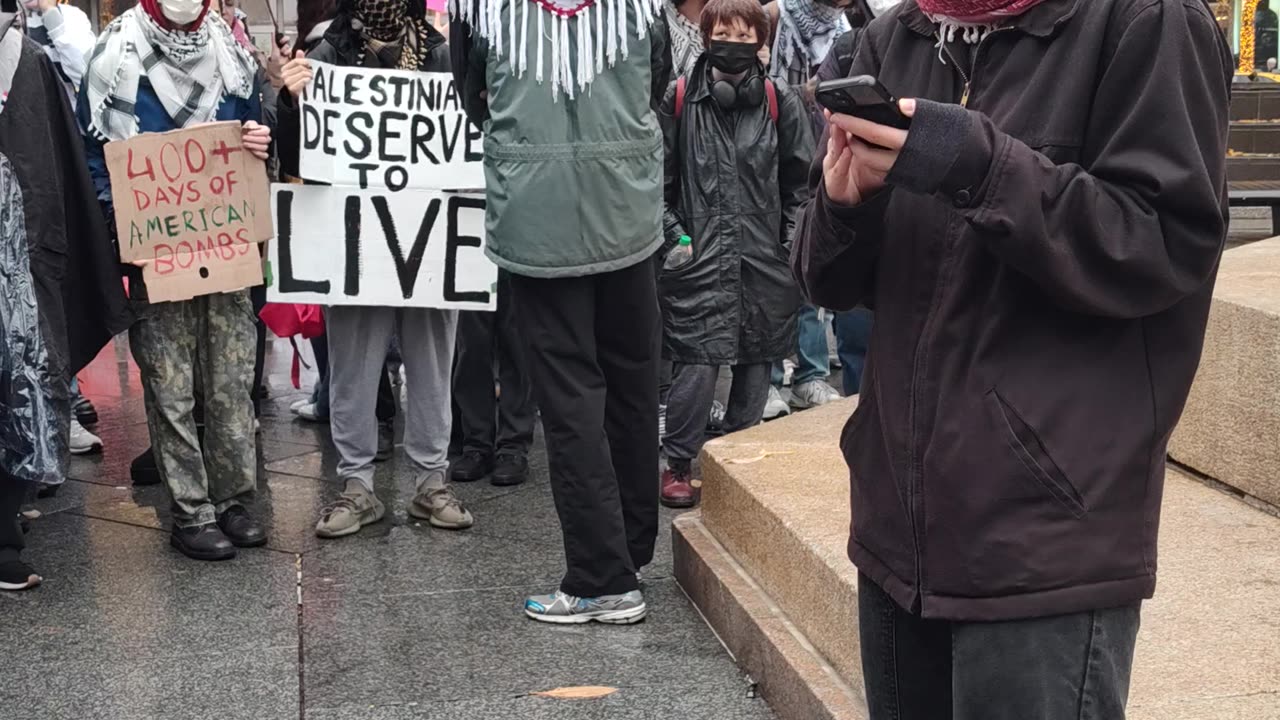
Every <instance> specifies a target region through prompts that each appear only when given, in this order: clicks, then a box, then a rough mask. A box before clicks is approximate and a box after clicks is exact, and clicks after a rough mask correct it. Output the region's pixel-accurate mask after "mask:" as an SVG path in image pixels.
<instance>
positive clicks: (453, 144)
mask: <svg viewBox="0 0 1280 720" xmlns="http://www.w3.org/2000/svg"><path fill="white" fill-rule="evenodd" d="M438 117H439V118H440V141H441V142H442V143H444V161H445V162H453V151H454V150H456V149H457V147H458V137H459V136H460V135H461V134H462V123H464V122H466V118H464V117H463V116H462V115H455V116H454V118H453V137H452V138H450V137H449V128H447V127H446V126H445V124H444V115H439V116H438Z"/></svg>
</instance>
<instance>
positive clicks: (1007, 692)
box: [858, 573, 1141, 720]
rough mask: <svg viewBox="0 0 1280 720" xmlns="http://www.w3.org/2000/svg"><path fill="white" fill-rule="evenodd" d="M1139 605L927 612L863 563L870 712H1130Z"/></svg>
mask: <svg viewBox="0 0 1280 720" xmlns="http://www.w3.org/2000/svg"><path fill="white" fill-rule="evenodd" d="M1140 610H1141V607H1140V605H1139V604H1138V603H1134V604H1132V605H1126V606H1124V607H1117V608H1109V609H1106V610H1093V611H1087V612H1079V613H1073V614H1071V615H1055V616H1052V617H1042V618H1032V619H1029V620H1011V621H1006V622H952V621H948V620H926V619H924V618H921V617H920V616H918V615H913V614H911V613H909V612H907V611H906V610H903V609H902V608H901V607H900V606H899V605H898V604H897V603H895V602H894V601H893V599H892V598H890V597H889V596H888V595H887V594H886V593H885V592H884V591H883V590H881V589H880V588H879V587H878V586H876V584H875V583H874V582H872V581H871V580H869V579H867V577H866V576H865V575H862V574H861V573H859V574H858V633H859V636H860V638H861V644H862V675H863V679H864V680H865V686H866V692H867V709H868V710H870V717H871V720H1026V718H1037V719H1038V720H1124V709H1125V704H1126V702H1127V701H1128V698H1129V674H1130V670H1131V669H1132V668H1133V648H1134V645H1135V644H1136V643H1137V639H1138V624H1139V620H1140Z"/></svg>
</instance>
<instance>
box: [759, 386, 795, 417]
mask: <svg viewBox="0 0 1280 720" xmlns="http://www.w3.org/2000/svg"><path fill="white" fill-rule="evenodd" d="M790 414H791V406H790V405H787V401H786V400H783V399H782V393H781V392H779V391H778V388H776V387H773V386H772V385H770V386H769V401H768V402H766V403H765V404H764V419H765V420H776V419H778V418H780V417H782V416H784V415H790Z"/></svg>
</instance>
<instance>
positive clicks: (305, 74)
mask: <svg viewBox="0 0 1280 720" xmlns="http://www.w3.org/2000/svg"><path fill="white" fill-rule="evenodd" d="M281 74H282V75H284V87H285V89H286V90H288V91H289V94H290V95H292V96H294V97H295V98H300V97H302V91H303V90H305V89H306V87H307V86H308V85H310V84H311V78H312V77H314V76H315V72H314V71H312V69H311V61H310V60H308V59H307V54H306V53H304V52H302V51H301V50H299V51H298V52H296V53H294V54H293V59H292V60H290V61H289V62H287V63H285V64H284V70H283V71H281Z"/></svg>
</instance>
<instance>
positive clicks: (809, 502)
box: [674, 355, 1280, 720]
mask: <svg viewBox="0 0 1280 720" xmlns="http://www.w3.org/2000/svg"><path fill="white" fill-rule="evenodd" d="M1273 357H1276V356H1274V355H1273ZM1275 386H1276V387H1280V381H1277V382H1276V383H1275ZM855 403H856V400H846V401H842V402H839V403H833V404H831V405H828V406H826V407H823V408H818V409H815V410H810V411H807V412H804V413H800V414H798V415H796V416H793V417H790V418H786V419H783V420H779V421H776V422H773V423H769V424H767V425H763V426H760V427H756V428H753V429H751V430H747V431H745V432H742V433H737V434H735V435H732V436H729V437H725V438H721V439H717V440H714V441H712V442H710V443H708V444H707V447H706V451H705V454H704V456H703V462H702V468H703V477H704V484H703V507H702V511H701V515H700V516H699V515H696V514H695V515H691V516H687V517H685V518H681V520H680V521H678V522H677V523H676V526H675V529H674V532H675V540H676V548H677V551H676V576H677V578H678V579H679V581H680V582H681V585H682V586H683V587H684V588H685V591H686V592H687V593H688V594H689V596H690V597H691V598H692V599H693V601H694V602H695V604H697V605H698V606H699V608H700V609H701V610H702V612H703V614H704V616H706V617H707V619H708V620H709V621H710V622H711V623H712V626H713V627H715V628H716V630H717V632H719V633H720V635H721V638H722V640H724V641H725V643H726V645H728V647H729V649H730V651H731V652H733V653H734V654H735V656H736V657H737V658H738V659H739V661H740V662H741V663H742V664H743V666H744V668H745V670H746V671H747V672H748V673H749V674H751V675H752V677H753V678H755V679H756V680H757V681H758V682H759V683H760V687H761V690H762V692H763V693H764V697H765V699H766V700H769V702H770V705H771V706H772V707H773V709H774V711H775V712H776V713H777V714H778V716H779V717H780V718H783V720H814V719H815V718H820V719H821V720H827V719H828V718H833V719H834V718H838V719H840V720H845V719H848V720H863V718H865V717H866V709H865V699H864V697H865V696H864V694H863V689H862V688H863V685H862V680H861V661H860V657H859V645H858V630H857V582H856V571H855V570H854V568H853V566H852V565H851V564H850V563H849V561H848V560H847V559H846V557H845V544H846V541H847V539H848V525H849V504H848V500H849V490H848V480H847V478H848V470H847V468H846V466H845V463H844V460H843V458H842V457H841V455H840V452H839V449H838V447H837V441H838V438H839V434H840V430H841V428H842V426H843V424H844V421H845V419H846V418H848V416H849V415H850V414H851V413H852V411H853V408H854V406H855ZM1274 407H1275V408H1276V410H1277V411H1278V412H1280V405H1277V406H1274ZM1161 528H1162V529H1161V540H1160V580H1159V583H1160V584H1159V588H1158V590H1157V591H1156V597H1155V599H1154V600H1152V601H1150V602H1148V603H1146V605H1145V606H1144V610H1143V619H1142V630H1141V634H1140V636H1139V640H1138V652H1137V660H1136V666H1135V669H1134V677H1133V684H1132V691H1131V695H1130V711H1131V712H1130V715H1129V717H1130V720H1243V719H1244V718H1248V719H1249V720H1280V641H1277V638H1278V637H1280V633H1277V627H1278V625H1277V620H1276V618H1280V519H1278V518H1276V517H1274V516H1272V515H1268V514H1266V513H1263V512H1260V511H1259V510H1257V509H1255V508H1253V507H1250V506H1248V505H1246V504H1244V503H1242V502H1240V501H1239V500H1238V499H1236V498H1234V497H1232V496H1229V495H1227V494H1225V493H1222V492H1219V491H1217V490H1214V489H1212V488H1210V487H1208V486H1206V485H1205V484H1204V483H1202V482H1200V481H1198V480H1196V479H1193V478H1192V477H1190V476H1188V475H1186V474H1184V473H1182V472H1180V471H1178V470H1171V471H1170V472H1169V476H1168V484H1167V488H1166V492H1165V500H1164V517H1163V521H1162V523H1161ZM734 598H737V599H734ZM744 598H745V599H744Z"/></svg>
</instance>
